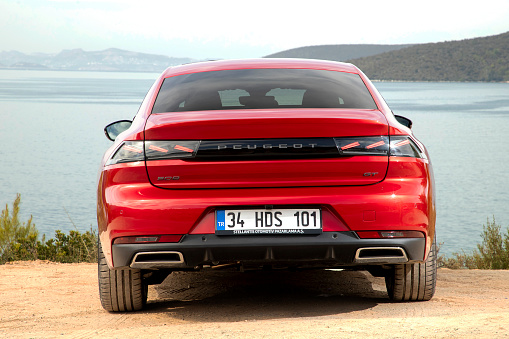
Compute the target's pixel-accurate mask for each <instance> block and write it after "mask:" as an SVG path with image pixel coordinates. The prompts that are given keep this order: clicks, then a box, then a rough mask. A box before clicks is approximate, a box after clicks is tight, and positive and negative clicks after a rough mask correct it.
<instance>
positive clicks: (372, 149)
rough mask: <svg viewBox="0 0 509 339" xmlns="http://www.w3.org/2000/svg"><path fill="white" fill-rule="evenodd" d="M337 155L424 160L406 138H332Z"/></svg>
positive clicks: (423, 155)
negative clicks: (388, 156)
mask: <svg viewBox="0 0 509 339" xmlns="http://www.w3.org/2000/svg"><path fill="white" fill-rule="evenodd" d="M334 141H335V142H336V147H337V148H338V151H339V154H340V155H344V156H353V155H382V156H387V155H390V156H395V157H413V158H423V159H425V158H426V155H425V153H424V152H423V151H422V150H421V149H420V148H419V146H418V145H417V144H416V143H415V142H414V141H413V140H412V139H411V138H410V137H409V136H408V135H403V136H391V137H384V136H380V137H348V138H334Z"/></svg>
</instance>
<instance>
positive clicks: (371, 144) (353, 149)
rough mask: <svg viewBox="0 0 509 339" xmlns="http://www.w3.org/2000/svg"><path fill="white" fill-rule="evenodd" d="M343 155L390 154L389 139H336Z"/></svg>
mask: <svg viewBox="0 0 509 339" xmlns="http://www.w3.org/2000/svg"><path fill="white" fill-rule="evenodd" d="M334 141H335V142H336V146H337V148H338V151H339V154H341V155H346V156H348V155H385V156H387V154H388V153H389V138H388V137H382V136H380V137H357V138H334Z"/></svg>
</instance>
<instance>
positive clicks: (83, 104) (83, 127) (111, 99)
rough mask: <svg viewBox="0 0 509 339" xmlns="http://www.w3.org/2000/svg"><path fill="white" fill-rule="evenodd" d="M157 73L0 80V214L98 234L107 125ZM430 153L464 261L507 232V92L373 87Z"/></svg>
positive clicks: (440, 214) (448, 235) (30, 74)
mask: <svg viewBox="0 0 509 339" xmlns="http://www.w3.org/2000/svg"><path fill="white" fill-rule="evenodd" d="M157 76H158V74H154V73H107V72H63V71H60V72H55V71H21V70H19V71H18V70H0V156H1V165H0V206H1V207H2V209H3V208H4V207H5V205H6V204H9V207H11V204H12V202H13V201H14V198H15V196H16V193H20V194H21V200H22V205H21V213H20V214H21V218H22V219H21V220H22V221H26V220H27V219H28V218H29V217H30V215H32V216H33V220H34V222H35V224H36V226H37V228H38V229H39V230H40V231H41V233H45V234H46V236H47V237H53V236H54V233H55V230H57V229H59V230H62V231H69V230H73V229H78V230H79V231H86V230H89V229H90V228H93V229H95V228H96V220H95V218H96V215H95V209H96V180H97V171H98V169H99V161H100V159H101V157H102V154H103V153H104V151H105V150H106V149H107V148H108V147H109V146H110V145H111V142H110V141H109V140H107V139H106V137H105V136H104V133H103V128H104V126H105V125H107V124H108V123H110V122H113V121H116V120H120V119H131V118H132V117H133V116H134V115H135V114H136V111H137V109H138V107H139V105H140V103H141V101H142V100H143V97H144V96H145V94H146V92H147V91H148V89H149V88H150V86H151V85H152V83H153V81H154V80H155V79H156V77H157ZM375 86H376V87H377V88H378V89H379V91H380V92H381V93H382V95H383V96H384V97H385V99H386V101H387V103H388V104H389V106H390V107H391V108H392V109H393V111H394V113H395V114H399V115H403V116H405V117H407V118H410V119H411V120H412V121H413V123H414V125H413V131H414V133H415V135H416V137H417V138H418V139H419V140H421V141H422V142H423V143H424V144H425V145H426V146H427V148H428V151H429V152H430V155H431V161H432V163H433V167H434V172H435V180H436V187H437V191H436V193H437V240H438V242H442V243H443V245H442V247H441V253H445V254H447V255H450V254H451V253H453V252H457V251H460V250H462V249H463V250H466V251H470V250H472V249H474V248H475V246H476V244H477V243H479V242H480V241H481V237H480V234H481V232H482V226H483V224H485V223H486V220H487V218H488V219H490V220H492V218H493V216H494V217H495V218H496V220H497V223H499V224H501V225H502V226H503V228H504V229H505V227H507V226H509V174H508V173H506V172H507V167H508V166H509V152H508V151H507V147H506V142H505V141H506V139H507V135H508V134H509V133H508V132H509V84H507V83H453V82H450V83H432V82H427V83H419V82H413V83H406V82H376V83H375Z"/></svg>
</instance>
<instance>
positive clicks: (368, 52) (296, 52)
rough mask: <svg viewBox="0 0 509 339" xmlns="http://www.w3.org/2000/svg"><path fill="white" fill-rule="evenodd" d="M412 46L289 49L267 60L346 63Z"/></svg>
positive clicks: (344, 46)
mask: <svg viewBox="0 0 509 339" xmlns="http://www.w3.org/2000/svg"><path fill="white" fill-rule="evenodd" d="M409 46H412V45H321V46H306V47H298V48H293V49H289V50H286V51H282V52H278V53H274V54H270V55H267V56H265V58H304V59H321V60H333V61H345V60H350V59H357V58H364V57H369V56H372V55H376V54H380V53H385V52H390V51H395V50H399V49H402V48H406V47H409Z"/></svg>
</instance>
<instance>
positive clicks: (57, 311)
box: [0, 261, 509, 338]
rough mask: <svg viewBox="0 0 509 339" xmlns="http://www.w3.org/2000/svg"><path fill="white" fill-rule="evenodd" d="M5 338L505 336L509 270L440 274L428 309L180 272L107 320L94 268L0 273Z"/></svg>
mask: <svg viewBox="0 0 509 339" xmlns="http://www.w3.org/2000/svg"><path fill="white" fill-rule="evenodd" d="M0 337H8V338H16V337H21V338H41V337H64V338H65V337H72V338H89V337H103V338H140V337H141V338H158V337H161V338H169V337H176V338H212V337H214V338H219V337H221V338H222V337H231V338H236V337H242V338H248V337H249V338H251V337H256V338H274V337H276V338H339V337H342V338H357V337H358V338H360V337H363V338H364V337H375V338H411V337H428V338H483V337H484V338H504V337H509V271H482V270H447V269H440V270H439V272H438V286H437V292H436V294H435V297H434V298H433V299H432V300H431V301H428V302H414V303H392V302H389V300H388V298H387V294H386V292H385V286H384V281H383V279H381V278H373V277H372V276H371V275H369V274H368V273H365V272H351V271H306V272H246V273H240V272H216V271H207V272H200V273H174V274H172V275H170V277H169V278H167V279H166V280H165V282H164V283H163V284H161V285H159V286H150V287H149V301H148V305H147V308H146V309H145V310H143V311H141V312H138V313H119V314H118V313H117V314H114V313H108V312H106V311H104V310H103V309H102V308H101V305H100V302H99V298H98V287H97V267H96V265H95V264H57V263H48V262H41V261H36V262H17V263H12V264H7V265H3V266H0Z"/></svg>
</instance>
